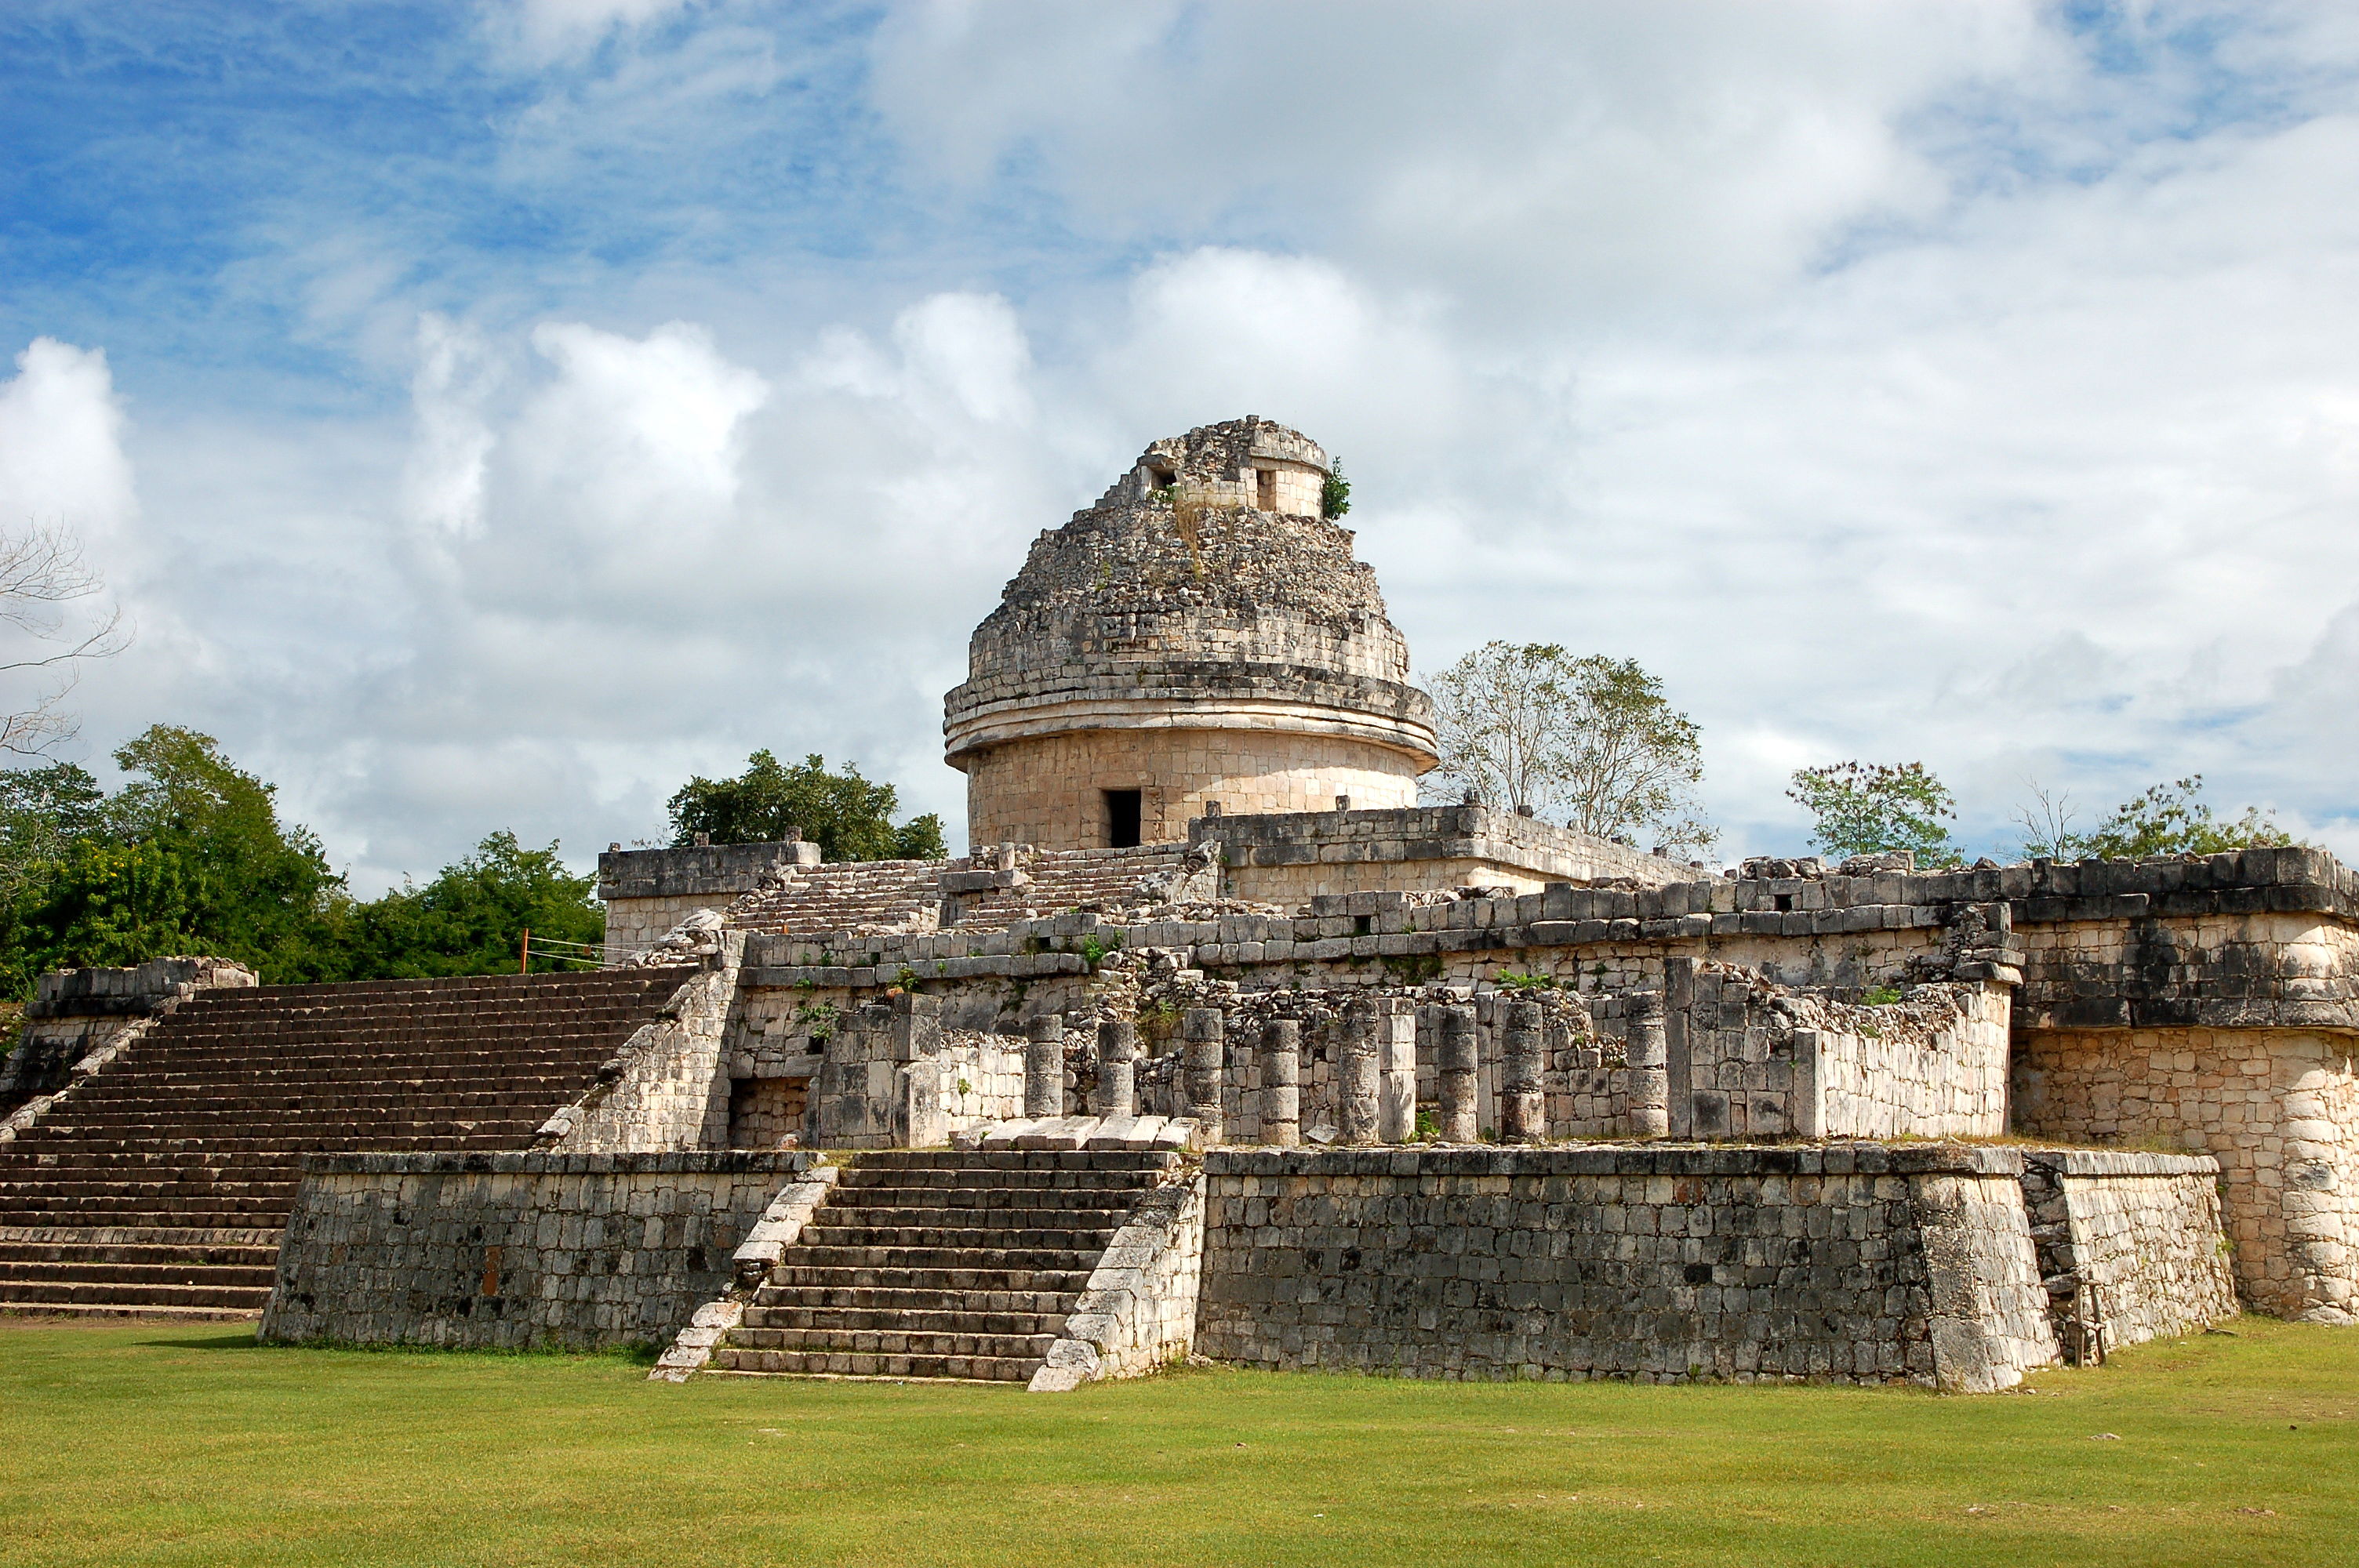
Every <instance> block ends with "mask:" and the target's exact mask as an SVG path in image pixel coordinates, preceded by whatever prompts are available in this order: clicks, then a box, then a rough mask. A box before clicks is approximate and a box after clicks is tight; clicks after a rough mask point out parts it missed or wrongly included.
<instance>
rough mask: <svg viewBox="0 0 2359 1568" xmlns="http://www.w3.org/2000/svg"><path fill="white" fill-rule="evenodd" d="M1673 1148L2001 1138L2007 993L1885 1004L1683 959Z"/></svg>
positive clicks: (1999, 989)
mask: <svg viewBox="0 0 2359 1568" xmlns="http://www.w3.org/2000/svg"><path fill="white" fill-rule="evenodd" d="M1668 1008H1669V1011H1668V1013H1667V1016H1666V1019H1665V1022H1666V1024H1667V1026H1668V1027H1667V1033H1668V1036H1669V1039H1668V1045H1669V1051H1668V1055H1669V1068H1668V1070H1669V1078H1670V1086H1669V1087H1670V1089H1671V1099H1670V1105H1669V1111H1670V1118H1669V1120H1670V1131H1671V1135H1672V1136H1673V1137H1675V1138H1729V1137H1734V1138H1748V1137H1749V1138H1783V1137H1803V1138H1893V1137H1901V1136H1909V1137H1918V1138H1995V1137H1996V1136H1998V1135H1999V1134H2000V1133H2002V1132H2004V1131H2006V1090H2007V988H2006V987H2004V986H1999V985H1995V984H1992V983H1991V982H1988V981H1973V982H1965V983H1961V982H1954V981H1953V982H1948V983H1940V984H1931V985H1922V986H1918V987H1916V988H1914V989H1912V990H1910V991H1909V993H1908V995H1907V996H1906V997H1905V998H1896V999H1895V1000H1892V1001H1890V1002H1887V1003H1885V1004H1882V1005H1878V1006H1874V1007H1868V1006H1861V1005H1855V1004H1854V1002H1849V1001H1843V1000H1836V999H1834V998H1832V997H1828V996H1824V995H1813V994H1809V993H1805V992H1802V991H1800V990H1798V989H1795V988H1792V987H1788V986H1780V985H1777V984H1776V983H1775V982H1773V981H1770V980H1767V979H1765V978H1764V977H1762V976H1761V975H1759V974H1757V973H1755V972H1753V971H1751V970H1748V969H1745V968H1741V967H1739V966H1735V965H1729V964H1714V963H1702V964H1699V963H1697V962H1696V961H1695V960H1693V959H1690V958H1673V959H1671V960H1670V961H1669V995H1668Z"/></svg>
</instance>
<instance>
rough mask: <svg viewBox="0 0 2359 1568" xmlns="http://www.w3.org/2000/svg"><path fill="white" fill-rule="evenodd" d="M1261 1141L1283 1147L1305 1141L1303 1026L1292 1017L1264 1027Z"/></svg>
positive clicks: (1275, 1021)
mask: <svg viewBox="0 0 2359 1568" xmlns="http://www.w3.org/2000/svg"><path fill="white" fill-rule="evenodd" d="M1261 1141H1263V1142H1264V1143H1274V1144H1276V1145H1277V1147H1279V1148H1281V1149H1291V1148H1293V1147H1294V1146H1295V1145H1297V1144H1299V1143H1300V1142H1301V1141H1302V1025H1300V1024H1299V1023H1297V1022H1295V1021H1294V1020H1292V1019H1290V1018H1274V1019H1272V1020H1270V1021H1269V1022H1267V1023H1266V1024H1264V1025H1263V1026H1262V1032H1261Z"/></svg>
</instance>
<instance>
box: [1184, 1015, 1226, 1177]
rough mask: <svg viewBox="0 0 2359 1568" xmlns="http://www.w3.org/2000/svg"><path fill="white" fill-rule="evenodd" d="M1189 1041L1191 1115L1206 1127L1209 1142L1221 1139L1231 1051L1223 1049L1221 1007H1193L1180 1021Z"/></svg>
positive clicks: (1188, 1070)
mask: <svg viewBox="0 0 2359 1568" xmlns="http://www.w3.org/2000/svg"><path fill="white" fill-rule="evenodd" d="M1180 1039H1181V1040H1182V1041H1184V1042H1185V1043H1186V1049H1187V1056H1186V1060H1185V1065H1186V1067H1187V1075H1188V1080H1187V1087H1188V1114H1189V1115H1190V1116H1191V1117H1193V1118H1194V1119H1196V1122H1197V1124H1198V1125H1199V1126H1200V1127H1201V1128H1202V1129H1203V1137H1204V1141H1205V1142H1206V1143H1208V1144H1211V1143H1218V1142H1219V1141H1221V1115H1222V1112H1221V1088H1222V1082H1221V1080H1222V1079H1223V1076H1226V1068H1227V1065H1228V1064H1227V1054H1226V1053H1225V1052H1224V1051H1223V1048H1222V1035H1221V1010H1220V1009H1219V1008H1217V1007H1191V1008H1190V1009H1189V1010H1188V1011H1187V1012H1186V1014H1185V1015H1184V1016H1182V1017H1181V1019H1180Z"/></svg>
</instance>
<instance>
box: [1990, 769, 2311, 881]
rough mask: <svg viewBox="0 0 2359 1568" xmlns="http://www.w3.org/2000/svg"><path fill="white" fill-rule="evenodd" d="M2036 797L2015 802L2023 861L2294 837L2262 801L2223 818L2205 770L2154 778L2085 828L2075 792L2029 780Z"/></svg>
mask: <svg viewBox="0 0 2359 1568" xmlns="http://www.w3.org/2000/svg"><path fill="white" fill-rule="evenodd" d="M2031 794H2032V800H2031V802H2030V804H2028V805H2026V806H2018V807H2017V809H2016V814H2015V822H2016V826H2017V827H2019V828H2021V829H2022V832H2023V842H2022V847H2021V851H2020V852H2021V854H2022V856H2023V858H2024V859H2025V860H2141V859H2144V858H2145V857H2146V856H2148V855H2216V854H2220V853H2222V852H2223V851H2226V850H2230V849H2277V848H2283V847H2284V846H2287V845H2289V844H2292V843H2294V842H2296V840H2295V838H2294V837H2293V836H2292V835H2291V834H2289V833H2288V832H2286V831H2285V830H2284V829H2283V828H2281V827H2278V826H2277V822H2276V821H2275V819H2273V818H2272V817H2270V816H2267V814H2265V813H2264V812H2262V810H2261V809H2260V808H2259V807H2258V806H2246V807H2245V812H2244V815H2243V816H2238V817H2236V818H2235V819H2234V820H2233V821H2227V822H2223V821H2221V820H2220V819H2219V818H2218V817H2217V816H2214V815H2213V813H2212V806H2211V805H2210V804H2209V803H2208V802H2206V801H2205V800H2203V799H2202V795H2203V775H2202V774H2201V773H2190V774H2189V775H2188V776H2187V777H2185V778H2183V779H2174V780H2171V781H2169V782H2167V783H2163V784H2149V785H2148V786H2147V788H2145V789H2143V790H2141V791H2139V792H2138V793H2137V794H2136V795H2133V796H2131V797H2130V798H2129V799H2128V800H2125V801H2124V802H2122V804H2121V805H2119V806H2115V807H2114V810H2113V813H2112V815H2110V816H2106V817H2104V819H2103V820H2101V821H2099V822H2098V824H2097V825H2096V826H2095V827H2093V828H2092V829H2090V830H2089V831H2088V832H2086V833H2081V832H2076V831H2075V830H2074V828H2073V826H2072V824H2073V819H2074V818H2075V817H2076V816H2078V815H2079V813H2078V812H2077V810H2076V809H2075V808H2074V806H2073V805H2072V797H2071V795H2064V794H2061V793H2058V794H2050V793H2049V791H2047V790H2045V789H2043V788H2041V787H2040V785H2039V784H2037V783H2034V784H2032V785H2031Z"/></svg>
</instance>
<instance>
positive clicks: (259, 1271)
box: [0, 1253, 278, 1295]
mask: <svg viewBox="0 0 2359 1568" xmlns="http://www.w3.org/2000/svg"><path fill="white" fill-rule="evenodd" d="M277 1272H278V1271H277V1268H276V1267H275V1266H274V1265H273V1264H270V1263H261V1264H253V1265H244V1264H240V1265H231V1264H212V1263H161V1262H153V1261H150V1262H138V1263H93V1262H90V1261H87V1260H80V1259H76V1260H60V1261H49V1260H25V1259H12V1258H9V1257H7V1256H6V1255H5V1253H0V1295H5V1294H8V1293H10V1292H11V1291H12V1290H13V1286H12V1284H11V1281H19V1280H25V1281H36V1282H39V1283H45V1284H74V1283H77V1282H79V1283H88V1284H104V1283H109V1282H115V1281H119V1282H122V1283H125V1284H179V1285H248V1286H255V1287H258V1288H260V1289H262V1290H268V1289H269V1288H270V1287H271V1284H272V1283H273V1282H274V1281H276V1279H277Z"/></svg>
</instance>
